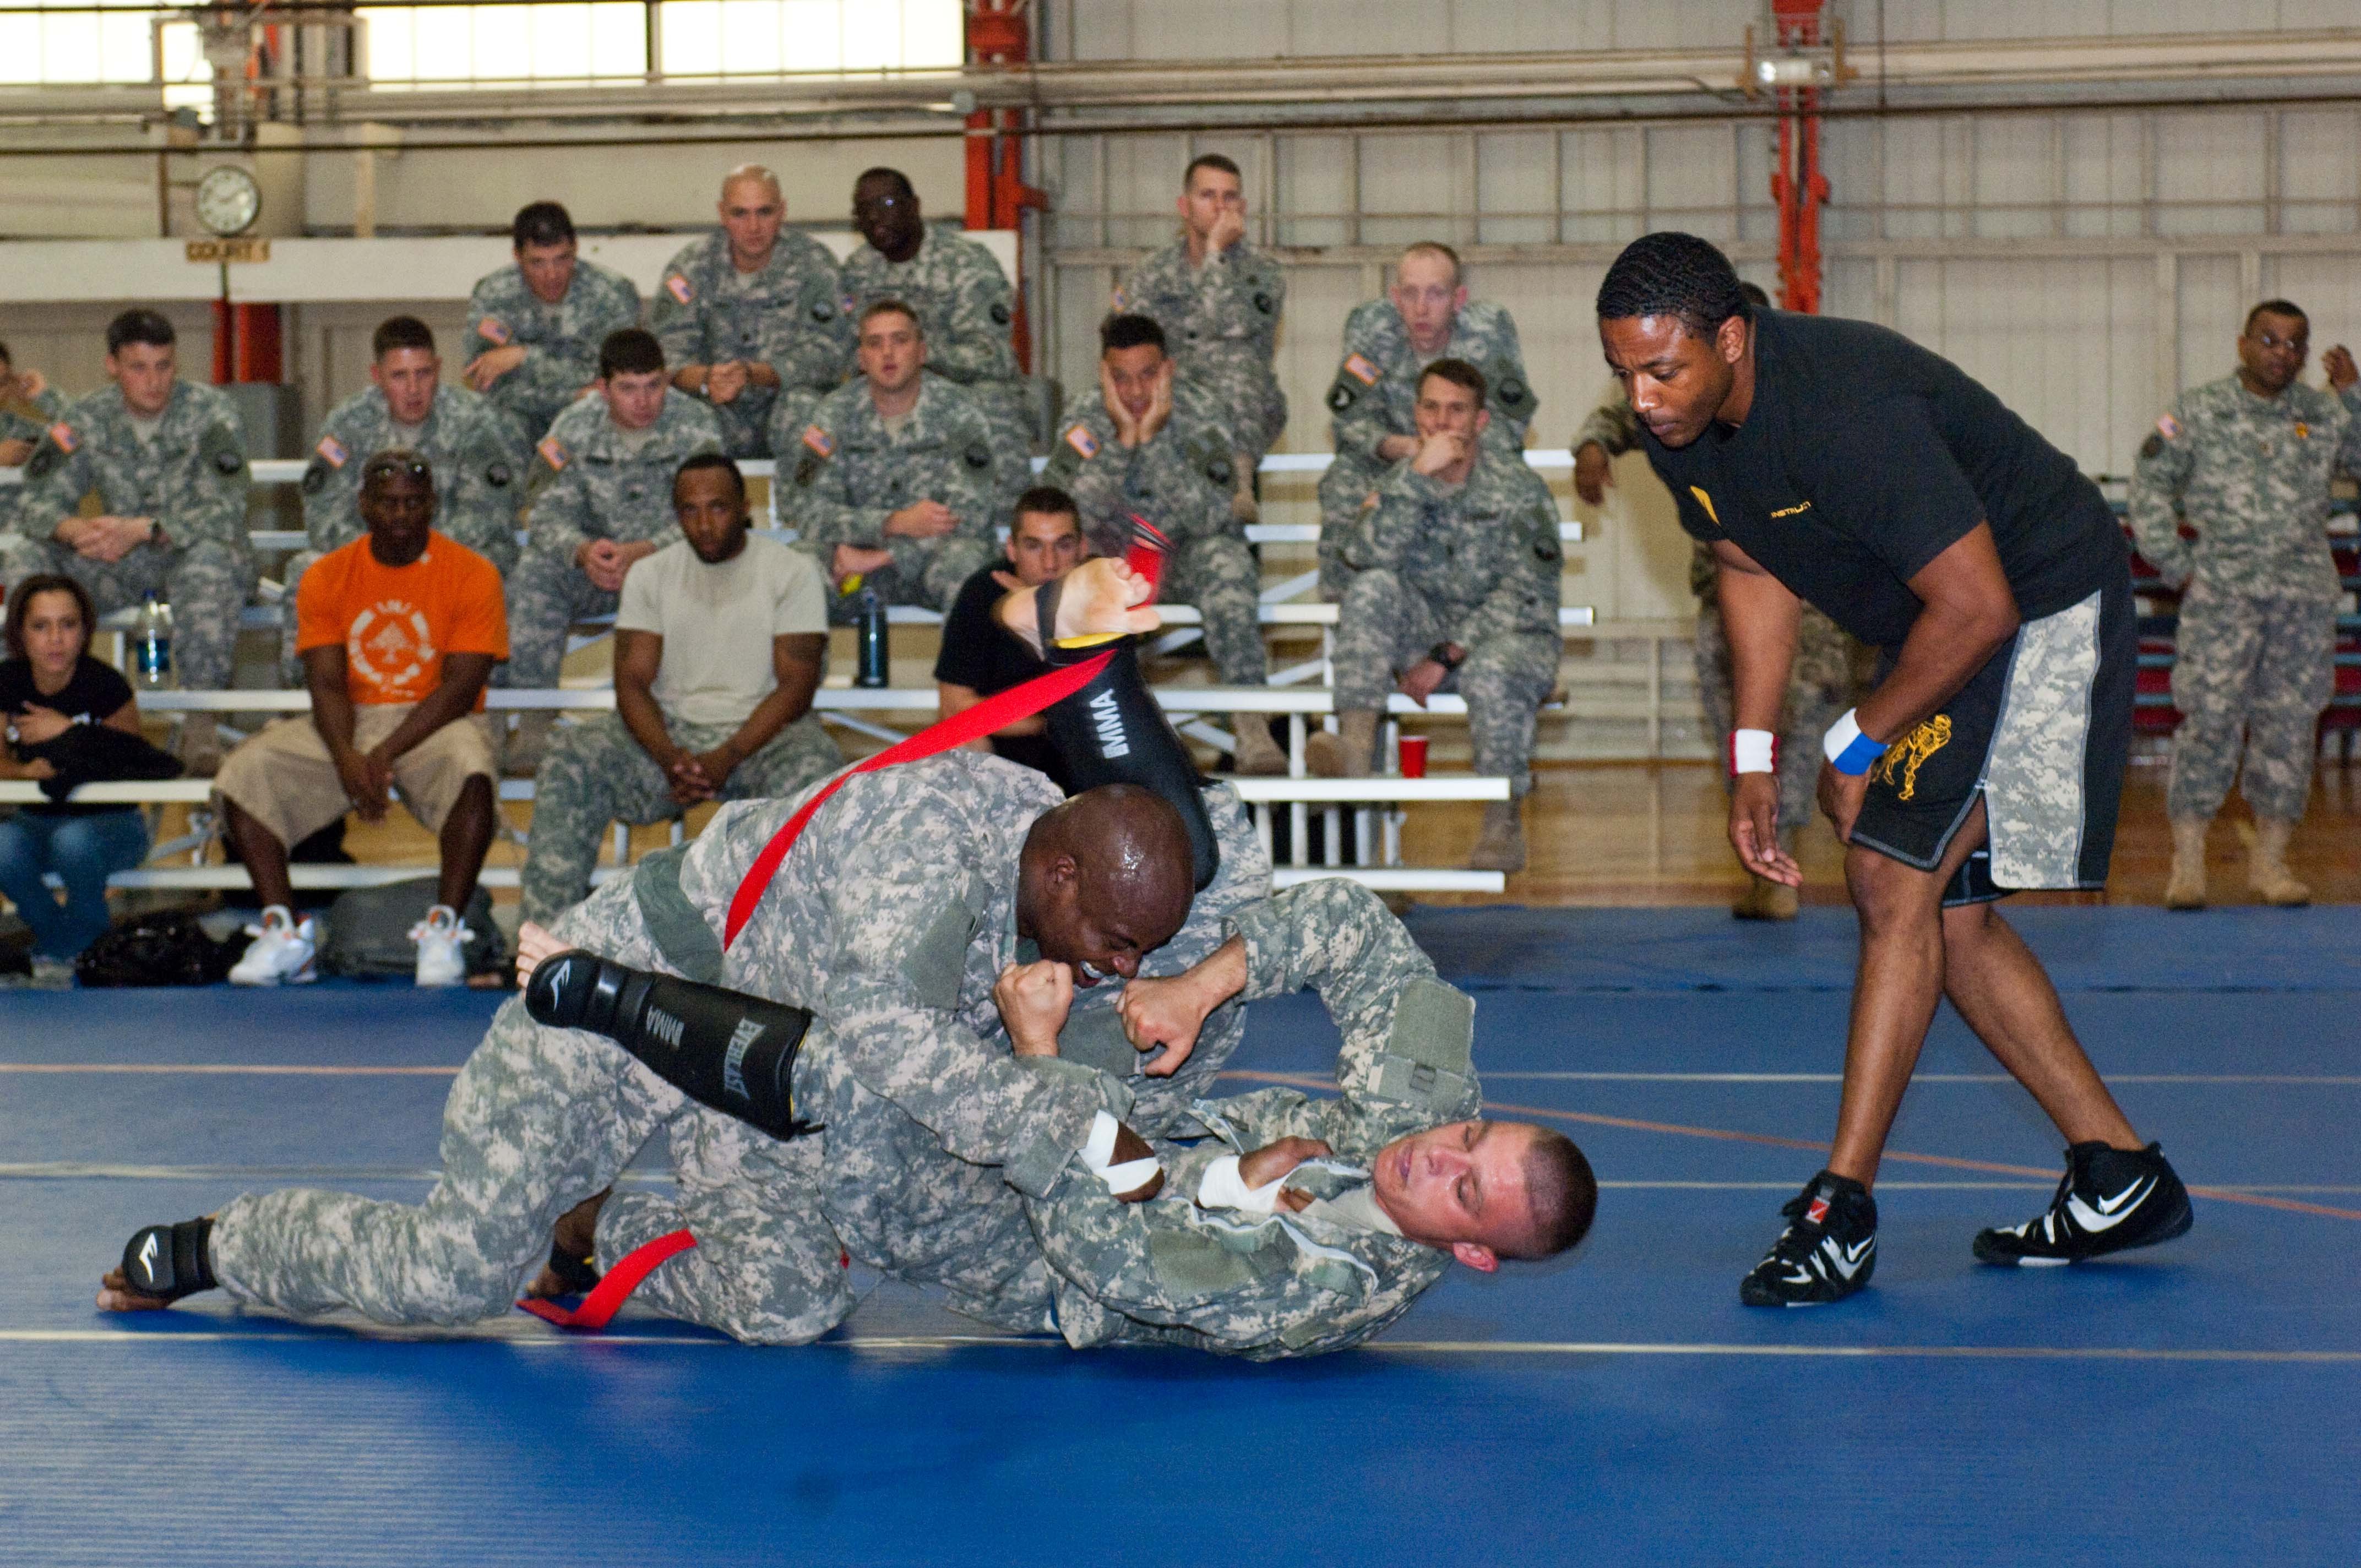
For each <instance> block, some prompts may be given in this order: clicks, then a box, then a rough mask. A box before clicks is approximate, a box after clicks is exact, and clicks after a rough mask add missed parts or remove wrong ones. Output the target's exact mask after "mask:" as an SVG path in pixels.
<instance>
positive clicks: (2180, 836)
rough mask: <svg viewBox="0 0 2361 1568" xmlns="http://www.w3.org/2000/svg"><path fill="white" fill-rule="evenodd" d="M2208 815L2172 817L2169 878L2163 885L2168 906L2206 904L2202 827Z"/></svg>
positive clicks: (2207, 823) (2208, 821) (2210, 821)
mask: <svg viewBox="0 0 2361 1568" xmlns="http://www.w3.org/2000/svg"><path fill="white" fill-rule="evenodd" d="M2212 824H2213V818H2211V817H2174V818H2173V819H2172V880H2171V881H2170V882H2169V883H2165V885H2164V906H2165V907H2166V908H2167V909H2202V908H2204V907H2205V829H2206V828H2208V827H2210V826H2212Z"/></svg>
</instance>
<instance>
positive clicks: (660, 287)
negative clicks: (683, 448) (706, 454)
mask: <svg viewBox="0 0 2361 1568" xmlns="http://www.w3.org/2000/svg"><path fill="white" fill-rule="evenodd" d="M648 325H649V327H650V329H651V330H652V331H653V332H654V333H655V334H656V341H657V342H659V343H661V344H663V345H664V362H665V364H667V365H668V366H670V367H673V368H674V369H678V368H679V367H682V366H684V365H718V364H721V363H724V362H726V361H729V360H733V359H736V360H746V361H749V362H754V363H761V364H764V365H768V366H769V367H771V368H772V369H774V370H775V371H777V372H778V376H779V386H778V389H776V390H775V391H774V390H773V389H770V388H768V387H757V386H753V385H751V384H750V385H749V386H748V387H747V388H746V389H745V390H743V391H741V392H740V393H739V394H738V395H737V396H736V397H735V398H733V399H731V400H730V401H728V402H726V403H715V404H713V405H711V407H712V410H713V415H714V418H715V419H716V420H717V421H719V423H720V426H721V432H722V437H723V439H724V441H725V442H726V443H727V450H728V452H729V454H730V456H732V457H763V456H768V455H771V454H770V452H769V449H768V448H767V447H766V446H765V444H764V440H763V434H764V431H765V430H766V428H767V427H768V425H769V423H770V419H771V408H772V404H773V403H774V402H776V401H779V400H788V401H791V402H794V401H797V400H800V401H801V402H802V403H804V404H808V403H809V402H810V401H811V400H813V399H815V398H816V397H817V396H818V394H821V393H825V392H829V391H832V390H833V389H835V387H836V385H837V383H838V381H839V380H840V379H841V378H842V377H843V374H844V366H845V363H846V361H847V359H848V358H849V357H850V356H851V351H852V321H851V317H850V316H849V315H848V314H847V313H846V311H845V296H844V283H843V279H842V277H841V276H840V273H839V272H838V270H837V265H836V258H835V257H833V256H831V255H829V251H828V247H826V246H823V245H822V244H820V243H819V241H818V240H816V239H813V238H811V237H810V236H807V235H800V234H797V233H796V232H795V231H794V230H792V229H782V230H780V231H779V238H778V243H777V244H776V245H775V246H774V247H772V250H771V259H770V261H769V263H768V264H766V265H765V266H764V267H763V269H762V270H761V271H760V272H756V273H753V274H752V275H747V276H741V274H740V273H739V271H738V269H737V268H736V266H735V265H734V264H733V263H732V262H731V261H730V236H729V235H728V234H726V233H723V232H721V231H719V230H717V231H715V232H714V233H712V234H709V235H708V236H705V237H704V238H703V239H699V240H694V241H692V242H690V243H689V244H688V245H686V246H685V247H682V249H681V251H680V253H679V254H678V255H676V256H675V257H674V258H672V260H671V261H670V262H668V263H667V264H666V265H665V267H664V279H663V280H662V281H661V282H659V283H658V284H657V285H656V293H655V305H654V308H653V310H652V311H651V312H650V313H649V317H648Z"/></svg>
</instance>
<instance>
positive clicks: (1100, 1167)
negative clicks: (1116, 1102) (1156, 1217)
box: [1082, 1111, 1164, 1197]
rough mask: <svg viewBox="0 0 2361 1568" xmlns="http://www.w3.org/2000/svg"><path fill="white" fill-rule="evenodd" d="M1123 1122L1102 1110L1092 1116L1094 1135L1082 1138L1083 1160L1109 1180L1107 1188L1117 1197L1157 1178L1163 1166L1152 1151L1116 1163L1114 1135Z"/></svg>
mask: <svg viewBox="0 0 2361 1568" xmlns="http://www.w3.org/2000/svg"><path fill="white" fill-rule="evenodd" d="M1121 1126H1122V1124H1121V1123H1120V1122H1117V1121H1116V1120H1115V1118H1114V1117H1113V1116H1110V1115H1108V1114H1107V1113H1105V1112H1104V1111H1102V1112H1100V1113H1098V1114H1097V1115H1095V1116H1093V1117H1092V1118H1091V1135H1090V1136H1089V1137H1087V1138H1085V1139H1083V1140H1082V1163H1083V1164H1084V1165H1086V1166H1088V1167H1089V1168H1090V1170H1091V1174H1092V1175H1093V1176H1095V1177H1097V1178H1098V1179H1100V1180H1101V1181H1104V1182H1105V1183H1106V1189H1107V1190H1108V1191H1110V1192H1113V1193H1115V1194H1116V1195H1117V1196H1118V1197H1119V1196H1121V1195H1122V1194H1124V1193H1126V1192H1137V1190H1139V1189H1141V1188H1143V1187H1145V1186H1147V1185H1148V1183H1149V1182H1150V1181H1152V1180H1154V1179H1156V1173H1157V1172H1158V1171H1160V1170H1162V1169H1163V1168H1164V1167H1163V1166H1161V1165H1159V1163H1157V1160H1156V1157H1154V1156H1153V1155H1151V1156H1149V1157H1148V1158H1146V1159H1127V1160H1126V1161H1124V1162H1123V1163H1122V1164H1121V1165H1116V1164H1114V1163H1113V1161H1114V1159H1115V1133H1116V1131H1117V1130H1118V1129H1119V1128H1120V1127H1121Z"/></svg>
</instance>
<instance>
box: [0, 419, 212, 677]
mask: <svg viewBox="0 0 2361 1568" xmlns="http://www.w3.org/2000/svg"><path fill="white" fill-rule="evenodd" d="M246 463H247V456H246V427H245V424H244V422H242V421H241V420H240V419H239V418H238V412H237V407H236V404H234V403H232V402H231V401H230V400H229V399H228V398H227V397H226V396H225V395H224V394H223V393H222V392H220V391H219V390H217V389H214V388H212V387H202V386H197V385H194V384H192V383H191V382H188V381H176V382H174V383H173V386H172V393H171V397H170V399H169V400H167V401H166V403H165V405H164V411H163V413H162V414H161V416H159V420H158V422H157V424H156V426H155V429H154V432H153V433H152V435H151V438H150V439H149V440H148V441H145V442H143V441H141V440H140V439H139V433H138V430H137V427H136V426H135V425H134V424H133V423H132V422H131V412H130V410H129V409H128V408H127V407H126V406H125V404H124V401H123V394H122V393H121V392H120V391H118V390H116V389H115V388H113V387H104V388H101V389H99V390H97V391H95V392H93V393H91V394H90V395H89V396H88V397H86V398H83V399H82V400H80V401H78V402H76V403H74V404H73V405H72V406H71V407H70V408H68V409H67V410H66V411H65V412H64V414H63V415H62V416H61V417H60V419H59V420H58V421H57V422H56V423H54V424H52V425H51V426H49V430H48V432H47V433H45V434H44V435H43V436H42V438H41V444H39V445H38V446H37V447H35V448H34V449H33V455H32V456H31V457H29V458H27V460H26V463H25V476H24V477H25V484H24V488H23V491H22V493H21V494H20V495H19V496H18V497H17V499H16V509H15V516H14V518H13V519H11V520H10V522H9V532H8V533H7V534H6V535H5V537H0V583H5V585H6V586H8V587H15V585H16V584H17V583H19V582H21V581H23V580H24V579H25V578H26V577H27V576H32V575H33V574H35V573H37V572H61V573H64V574H65V575H67V576H71V577H72V578H73V579H74V580H75V581H77V582H79V583H81V584H82V587H85V588H87V589H89V590H90V594H91V598H93V600H94V601H95V603H96V605H97V608H98V612H99V613H100V614H101V615H105V614H108V613H110V612H111V611H114V610H118V609H129V608H132V607H134V606H137V604H138V603H139V602H140V600H141V598H142V596H144V595H146V594H148V593H150V592H154V593H158V594H160V595H162V596H163V597H165V598H167V599H169V600H170V603H171V606H172V616H173V627H174V639H173V648H172V656H173V662H174V664H175V673H176V674H177V675H178V676H179V679H180V682H181V685H184V686H188V687H191V688H202V689H207V690H217V689H220V688H222V687H225V686H227V685H229V684H230V675H231V672H232V666H233V663H234V657H233V655H234V653H235V651H236V645H237V632H238V623H239V620H240V617H241V615H242V613H243V611H244V610H245V608H246V601H247V596H249V595H250V594H252V593H253V591H254V552H253V548H252V544H251V542H250V541H249V540H248V539H247V517H246V501H247V466H246ZM90 495H96V496H97V498H98V504H99V510H101V511H102V512H105V513H108V514H111V515H113V516H116V517H152V518H154V519H155V520H156V522H157V527H158V529H159V533H158V535H157V537H156V538H155V539H153V540H150V541H149V542H148V543H144V544H139V545H136V546H134V547H133V548H132V550H131V551H130V552H129V553H128V554H126V555H125V556H124V557H123V558H122V559H121V560H119V561H116V562H114V563H112V564H102V563H100V562H96V561H93V560H91V559H89V558H88V557H86V556H82V555H80V554H76V553H75V552H73V551H71V550H68V549H67V548H66V547H65V546H63V545H61V544H59V543H56V542H55V540H54V539H53V538H52V535H53V534H54V533H55V532H56V530H57V526H58V524H59V523H60V522H62V521H65V519H66V518H68V517H69V516H71V515H72V514H73V513H74V512H76V511H77V510H79V509H80V507H81V504H82V499H83V498H84V497H86V496H90Z"/></svg>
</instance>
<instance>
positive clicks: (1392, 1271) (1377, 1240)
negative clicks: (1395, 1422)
mask: <svg viewBox="0 0 2361 1568" xmlns="http://www.w3.org/2000/svg"><path fill="white" fill-rule="evenodd" d="M1228 926H1229V930H1230V932H1231V933H1232V934H1233V935H1235V936H1236V937H1237V938H1240V940H1242V941H1243V942H1244V944H1245V946H1246V987H1245V989H1244V990H1243V991H1242V992H1240V994H1239V997H1238V1000H1239V1001H1241V1002H1250V1001H1257V1000H1260V999H1262V998H1266V997H1272V996H1282V995H1286V994H1289V993H1290V992H1296V991H1301V990H1305V989H1310V990H1312V991H1315V992H1318V993H1319V995H1320V999H1321V1001H1322V1002H1323V1003H1324V1004H1325V1005H1326V1007H1327V1009H1328V1014H1329V1016H1330V1017H1331V1018H1332V1019H1333V1020H1334V1023H1335V1025H1336V1027H1337V1030H1338V1032H1339V1033H1340V1034H1341V1035H1342V1036H1344V1049H1343V1051H1342V1053H1341V1054H1340V1055H1339V1057H1338V1058H1337V1063H1336V1082H1337V1086H1338V1088H1339V1089H1341V1090H1342V1091H1344V1092H1343V1097H1342V1098H1341V1099H1338V1100H1323V1101H1314V1100H1312V1099H1311V1098H1309V1097H1308V1096H1306V1095H1305V1094H1303V1093H1302V1092H1301V1091H1297V1090H1293V1089H1267V1090H1261V1091H1257V1092H1254V1093H1251V1094H1245V1095H1238V1096H1235V1097H1232V1098H1228V1099H1221V1100H1200V1101H1199V1102H1196V1104H1195V1106H1194V1107H1193V1113H1194V1116H1195V1120H1196V1122H1197V1124H1198V1127H1199V1128H1202V1130H1203V1131H1204V1132H1206V1133H1208V1134H1210V1135H1211V1138H1210V1139H1208V1140H1207V1141H1204V1142H1201V1143H1199V1144H1197V1145H1196V1146H1193V1147H1188V1148H1180V1147H1175V1146H1167V1147H1165V1148H1164V1149H1163V1150H1162V1151H1160V1152H1162V1154H1163V1157H1164V1163H1165V1168H1166V1181H1165V1187H1164V1190H1163V1191H1162V1192H1161V1193H1159V1195H1158V1196H1157V1197H1155V1198H1153V1199H1151V1200H1149V1201H1148V1202H1145V1203H1139V1204H1124V1203H1119V1202H1117V1201H1115V1199H1114V1198H1113V1197H1112V1196H1111V1195H1110V1194H1109V1193H1108V1192H1107V1190H1106V1189H1105V1185H1104V1183H1103V1182H1100V1181H1098V1180H1096V1179H1093V1178H1091V1177H1089V1176H1088V1175H1087V1173H1086V1172H1084V1171H1082V1169H1081V1168H1080V1162H1077V1168H1076V1170H1075V1172H1074V1174H1073V1175H1072V1176H1071V1177H1070V1178H1069V1179H1068V1180H1067V1181H1066V1182H1065V1183H1064V1184H1063V1185H1062V1186H1061V1187H1060V1188H1058V1189H1057V1190H1055V1191H1054V1192H1051V1193H1049V1194H1045V1195H1036V1196H1030V1197H1028V1199H1027V1204H1026V1207H1027V1212H1028V1213H1029V1214H1030V1216H1031V1218H1032V1222H1033V1228H1034V1233H1035V1235H1036V1237H1037V1238H1038V1241H1039V1243H1040V1245H1041V1249H1042V1252H1043V1253H1044V1255H1046V1256H1047V1257H1048V1258H1049V1265H1050V1267H1051V1269H1052V1270H1053V1272H1054V1275H1055V1282H1054V1283H1055V1288H1056V1291H1057V1308H1058V1328H1059V1331H1060V1332H1061V1333H1062V1334H1063V1335H1064V1336H1065V1338H1066V1340H1067V1342H1068V1343H1071V1344H1073V1345H1076V1346H1078V1347H1079V1346H1087V1345H1093V1344H1104V1343H1137V1342H1151V1343H1174V1344H1185V1345H1191V1346H1193V1347H1195V1348H1197V1349H1201V1350H1210V1351H1214V1352H1217V1353H1221V1354H1232V1355H1244V1356H1247V1357H1250V1358H1252V1359H1255V1360H1269V1359H1273V1358H1276V1357H1279V1356H1290V1355H1313V1354H1321V1353H1323V1352H1325V1351H1331V1350H1340V1349H1343V1348H1344V1347H1345V1346H1347V1345H1351V1344H1356V1343H1360V1342H1361V1341H1363V1340H1365V1339H1367V1338H1368V1337H1369V1336H1370V1335H1371V1334H1374V1333H1376V1332H1378V1331H1379V1330H1380V1329H1382V1328H1384V1327H1385V1326H1386V1325H1387V1324H1389V1323H1390V1322H1392V1321H1394V1320H1395V1319H1396V1318H1398V1317H1400V1315H1401V1314H1402V1313H1403V1312H1404V1311H1405V1310H1408V1309H1409V1307H1410V1304H1411V1302H1412V1301H1414V1300H1415V1299H1417V1298H1418V1297H1419V1296H1420V1295H1421V1294H1422V1292H1423V1291H1425V1289H1426V1288H1428V1287H1429V1286H1431V1285H1433V1283H1434V1282H1435V1281H1436V1280H1438V1279H1440V1278H1441V1277H1443V1275H1444V1271H1445V1270H1446V1269H1447V1268H1448V1266H1449V1265H1450V1261H1451V1260H1450V1257H1449V1255H1448V1254H1446V1253H1444V1252H1442V1251H1440V1250H1438V1249H1436V1248H1434V1247H1431V1246H1427V1245H1422V1244H1421V1243H1418V1242H1413V1241H1411V1240H1409V1239H1407V1238H1406V1237H1404V1236H1402V1235H1401V1234H1400V1232H1399V1231H1398V1230H1397V1229H1396V1228H1395V1227H1394V1226H1393V1224H1392V1223H1391V1221H1390V1220H1389V1219H1387V1218H1386V1217H1385V1216H1384V1213H1383V1211H1382V1210H1380V1209H1378V1207H1377V1205H1376V1203H1375V1201H1374V1199H1373V1198H1372V1197H1371V1195H1370V1192H1369V1165H1370V1162H1371V1161H1372V1160H1373V1159H1374V1158H1375V1157H1376V1156H1377V1154H1378V1150H1380V1149H1381V1148H1383V1147H1384V1146H1386V1145H1387V1144H1388V1143H1389V1142H1391V1141H1392V1140H1393V1139H1396V1138H1399V1137H1402V1136H1405V1135H1410V1134H1412V1133H1417V1132H1422V1131H1424V1130H1425V1129H1427V1128H1429V1127H1433V1126H1438V1125H1441V1124H1444V1123H1446V1122H1453V1121H1457V1120H1461V1119H1464V1118H1466V1117H1471V1116H1474V1115H1476V1114H1477V1113H1478V1110H1479V1109H1480V1106H1481V1104H1482V1093H1481V1089H1480V1086H1479V1085H1478V1083H1477V1078H1476V1073H1475V1069H1474V1067H1473V1065H1472V1062H1471V1058H1470V1047H1471V1045H1472V1042H1473V1039H1474V1020H1475V1003H1473V1002H1471V1001H1470V1000H1469V999H1468V998H1467V997H1466V995H1465V994H1464V993H1463V992H1458V991H1455V990H1454V989H1453V988H1452V987H1450V986H1448V985H1445V984H1444V983H1443V982H1442V981H1440V980H1438V979H1437V978H1436V977H1435V973H1434V966H1433V963H1432V962H1431V961H1429V959H1427V957H1426V955H1425V954H1423V953H1422V952H1421V951H1419V949H1418V947H1417V944H1416V943H1414V942H1412V941H1411V938H1410V934H1409V933H1408V932H1407V931H1405V930H1404V929H1403V928H1402V926H1401V923H1400V921H1398V920H1396V919H1395V918H1394V917H1393V916H1391V915H1390V914H1389V913H1388V912H1387V911H1386V909H1385V906H1384V905H1382V904H1381V903H1379V901H1378V898H1377V896H1376V895H1375V894H1371V893H1370V892H1369V891H1368V890H1367V888H1363V887H1360V886H1358V885H1357V884H1355V883H1347V882H1343V881H1321V882H1313V883H1304V884H1302V885H1301V886H1298V887H1294V888H1290V889H1289V890H1287V891H1286V892H1284V893H1280V894H1277V895H1275V896H1274V897H1272V898H1270V899H1269V900H1268V901H1266V902H1263V903H1260V904H1257V905H1252V906H1250V907H1248V908H1246V909H1245V910H1243V911H1241V912H1240V913H1239V914H1237V915H1236V916H1233V917H1232V918H1231V920H1230V921H1229V923H1228ZM1194 1130H1196V1129H1191V1131H1194ZM1289 1136H1301V1137H1314V1138H1321V1139H1323V1140H1325V1141H1326V1143H1327V1144H1328V1146H1329V1147H1330V1149H1331V1150H1332V1151H1334V1152H1333V1155H1332V1157H1330V1158H1327V1159H1323V1160H1318V1161H1313V1162H1308V1163H1307V1164H1305V1165H1303V1166H1300V1167H1298V1168H1297V1169H1296V1171H1295V1172H1294V1173H1293V1174H1291V1175H1290V1177H1289V1178H1288V1179H1287V1181H1286V1183H1285V1185H1287V1186H1291V1187H1300V1188H1301V1189H1302V1190H1306V1191H1308V1192H1310V1193H1312V1195H1313V1197H1314V1198H1315V1199H1316V1200H1317V1201H1315V1202H1314V1203H1312V1206H1311V1207H1310V1208H1308V1209H1306V1210H1304V1211H1302V1212H1295V1213H1290V1212H1268V1213H1256V1212H1250V1211H1247V1210H1244V1209H1240V1208H1235V1207H1231V1206H1229V1201H1230V1200H1228V1199H1223V1198H1217V1196H1216V1194H1215V1193H1214V1191H1213V1183H1212V1182H1211V1181H1210V1178H1212V1177H1213V1175H1214V1174H1215V1168H1216V1167H1217V1166H1220V1165H1223V1164H1225V1163H1227V1164H1229V1165H1230V1166H1231V1170H1230V1177H1231V1181H1230V1183H1229V1185H1230V1186H1231V1187H1232V1188H1233V1190H1235V1157H1236V1156H1238V1155H1240V1154H1244V1153H1247V1152H1250V1151H1252V1150H1254V1149H1257V1148H1260V1147H1262V1146H1264V1145H1266V1144H1269V1143H1272V1142H1274V1141H1276V1140H1277V1139H1279V1138H1282V1137H1289Z"/></svg>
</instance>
